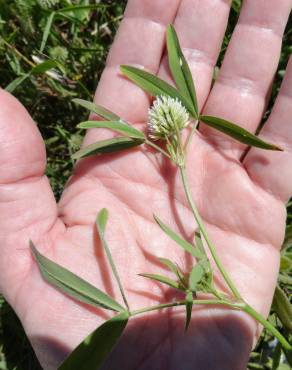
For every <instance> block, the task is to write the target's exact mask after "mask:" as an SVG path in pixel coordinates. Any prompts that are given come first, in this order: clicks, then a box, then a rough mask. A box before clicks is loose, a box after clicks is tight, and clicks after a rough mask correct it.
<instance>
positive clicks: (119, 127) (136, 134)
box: [77, 121, 145, 139]
mask: <svg viewBox="0 0 292 370" xmlns="http://www.w3.org/2000/svg"><path fill="white" fill-rule="evenodd" d="M77 127H78V128H83V129H88V128H108V129H111V130H113V131H117V132H119V133H121V134H124V135H126V136H128V137H131V138H134V139H145V136H144V133H143V132H142V131H139V130H137V129H135V128H134V127H132V126H130V125H128V124H127V123H125V122H121V121H85V122H81V123H79V124H78V125H77Z"/></svg>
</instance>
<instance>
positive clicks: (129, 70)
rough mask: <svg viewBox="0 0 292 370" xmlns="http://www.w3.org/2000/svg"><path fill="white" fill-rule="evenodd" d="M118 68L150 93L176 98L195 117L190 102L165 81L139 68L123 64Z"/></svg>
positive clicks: (195, 114)
mask: <svg viewBox="0 0 292 370" xmlns="http://www.w3.org/2000/svg"><path fill="white" fill-rule="evenodd" d="M120 68H121V71H122V72H123V74H124V75H125V76H127V77H128V78H129V79H130V80H131V81H133V82H135V84H136V85H138V86H139V87H141V88H142V89H143V90H145V91H147V92H148V93H149V94H150V95H152V96H161V95H165V96H170V97H172V98H174V99H178V100H180V101H181V102H182V104H183V105H184V106H185V107H186V109H187V110H188V111H189V113H190V114H191V115H192V116H193V117H195V118H197V113H196V112H195V110H194V108H193V105H192V104H191V102H190V101H189V100H188V99H186V98H185V97H184V96H183V95H181V94H180V92H179V91H178V90H176V89H175V88H174V87H173V86H171V85H170V84H168V83H167V82H165V81H163V80H162V79H160V78H159V77H157V76H155V75H153V74H151V73H149V72H146V71H144V70H142V69H139V68H135V67H132V66H125V65H122V66H121V67H120Z"/></svg>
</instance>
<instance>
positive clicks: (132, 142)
mask: <svg viewBox="0 0 292 370" xmlns="http://www.w3.org/2000/svg"><path fill="white" fill-rule="evenodd" d="M143 142H144V140H142V139H132V138H128V137H125V136H123V137H115V138H113V139H107V140H101V141H98V142H97V143H93V144H91V145H88V146H87V147H86V148H84V149H80V150H78V152H76V153H74V154H73V155H72V158H73V159H80V158H84V157H89V156H90V155H96V154H103V153H113V152H117V151H119V150H125V149H129V148H132V147H134V146H138V145H141V144H143Z"/></svg>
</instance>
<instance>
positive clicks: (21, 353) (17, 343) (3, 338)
mask: <svg viewBox="0 0 292 370" xmlns="http://www.w3.org/2000/svg"><path fill="white" fill-rule="evenodd" d="M1 347H2V355H3V357H4V360H3V362H2V363H1V364H0V365H1V367H0V369H1V370H2V369H3V370H42V368H41V366H40V365H39V362H38V360H37V358H36V356H35V354H34V352H33V349H32V347H31V345H30V343H29V340H28V339H27V337H26V335H25V333H24V330H23V328H22V325H21V323H20V321H19V319H18V317H17V316H16V314H15V313H14V311H13V310H12V308H11V307H10V306H9V305H8V303H7V302H5V301H4V302H3V303H2V304H1V305H0V357H1ZM2 366H3V367H2Z"/></svg>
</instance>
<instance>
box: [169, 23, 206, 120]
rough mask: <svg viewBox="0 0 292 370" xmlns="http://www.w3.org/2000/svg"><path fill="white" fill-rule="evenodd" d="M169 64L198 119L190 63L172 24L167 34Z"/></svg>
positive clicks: (181, 91)
mask: <svg viewBox="0 0 292 370" xmlns="http://www.w3.org/2000/svg"><path fill="white" fill-rule="evenodd" d="M166 40H167V50H168V63H169V68H170V70H171V73H172V77H173V79H174V81H175V83H176V85H177V87H178V90H179V91H180V93H181V94H182V95H183V96H185V98H186V99H188V100H189V101H190V102H191V104H192V105H193V109H194V111H195V112H196V115H197V117H198V115H199V112H198V102H197V96H196V90H195V85H194V81H193V77H192V74H191V71H190V68H189V66H188V63H187V61H186V59H185V57H184V55H183V52H182V50H181V47H180V44H179V40H178V37H177V34H176V31H175V29H174V27H173V26H172V25H171V24H170V25H169V26H168V27H167V32H166Z"/></svg>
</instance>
